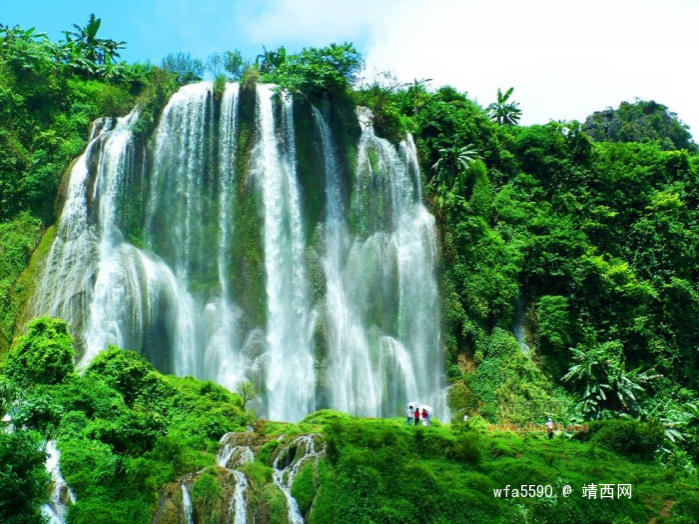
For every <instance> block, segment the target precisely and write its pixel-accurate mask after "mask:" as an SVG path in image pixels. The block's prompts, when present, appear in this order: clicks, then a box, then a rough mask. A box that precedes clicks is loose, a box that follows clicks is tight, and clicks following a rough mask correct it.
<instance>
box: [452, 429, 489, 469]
mask: <svg viewBox="0 0 699 524" xmlns="http://www.w3.org/2000/svg"><path fill="white" fill-rule="evenodd" d="M479 440H480V439H479V436H478V434H477V433H473V432H468V433H464V434H462V435H461V436H460V437H459V439H458V440H457V441H456V443H455V444H454V448H453V449H454V451H453V453H454V458H456V459H457V460H460V461H463V462H465V463H466V464H471V465H473V466H476V465H478V464H479V463H480V462H481V460H482V459H483V454H482V453H481V450H480V448H479Z"/></svg>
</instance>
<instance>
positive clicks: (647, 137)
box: [585, 99, 697, 152]
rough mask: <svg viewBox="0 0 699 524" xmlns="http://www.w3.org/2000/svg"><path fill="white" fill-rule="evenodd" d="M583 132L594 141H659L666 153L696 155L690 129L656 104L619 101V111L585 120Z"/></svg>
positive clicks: (596, 115)
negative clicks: (679, 151)
mask: <svg viewBox="0 0 699 524" xmlns="http://www.w3.org/2000/svg"><path fill="white" fill-rule="evenodd" d="M585 132H586V133H587V134H589V135H590V137H591V138H592V139H593V140H597V141H607V142H658V143H659V144H660V145H661V147H662V148H663V149H665V150H668V151H669V150H671V149H687V150H689V151H692V152H697V144H695V143H694V142H693V141H692V135H691V134H690V133H689V127H688V126H687V125H686V124H684V123H683V122H682V121H681V120H680V119H679V118H678V117H677V113H673V112H671V111H670V110H669V109H668V108H667V106H664V105H663V104H658V103H657V102H654V101H653V100H651V101H644V100H638V99H636V101H635V102H634V103H630V102H622V103H621V105H619V108H618V109H612V108H611V107H610V108H607V109H605V110H604V111H597V112H595V113H593V114H591V115H590V116H589V117H587V120H585Z"/></svg>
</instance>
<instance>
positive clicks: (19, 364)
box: [5, 317, 75, 385]
mask: <svg viewBox="0 0 699 524" xmlns="http://www.w3.org/2000/svg"><path fill="white" fill-rule="evenodd" d="M74 358H75V349H74V347H73V337H72V336H71V334H70V333H69V332H68V325H67V324H66V323H65V322H64V321H63V320H60V319H56V318H48V317H41V318H37V319H35V320H33V321H32V322H31V323H30V324H29V326H28V328H27V334H26V335H25V336H23V337H21V338H20V339H19V341H18V343H17V347H16V348H15V349H14V350H13V351H12V353H11V354H10V356H9V357H8V359H7V363H6V365H5V374H6V375H7V377H8V378H10V380H13V381H15V382H16V383H17V384H20V385H29V384H32V383H34V384H58V383H59V382H62V381H63V379H65V377H66V376H67V375H68V374H70V373H72V372H73V371H74V370H75V364H74V362H73V360H74Z"/></svg>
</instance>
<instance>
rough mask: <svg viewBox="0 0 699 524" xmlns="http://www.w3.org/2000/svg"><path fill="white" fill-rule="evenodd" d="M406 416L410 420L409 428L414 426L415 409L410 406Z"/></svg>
mask: <svg viewBox="0 0 699 524" xmlns="http://www.w3.org/2000/svg"><path fill="white" fill-rule="evenodd" d="M405 416H406V417H407V419H408V421H407V422H406V424H407V425H408V426H412V425H413V408H412V406H408V409H407V410H406V411H405Z"/></svg>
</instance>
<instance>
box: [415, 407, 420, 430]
mask: <svg viewBox="0 0 699 524" xmlns="http://www.w3.org/2000/svg"><path fill="white" fill-rule="evenodd" d="M419 424H420V408H419V407H418V408H415V425H416V426H418V425H419Z"/></svg>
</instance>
